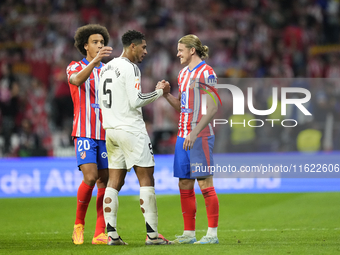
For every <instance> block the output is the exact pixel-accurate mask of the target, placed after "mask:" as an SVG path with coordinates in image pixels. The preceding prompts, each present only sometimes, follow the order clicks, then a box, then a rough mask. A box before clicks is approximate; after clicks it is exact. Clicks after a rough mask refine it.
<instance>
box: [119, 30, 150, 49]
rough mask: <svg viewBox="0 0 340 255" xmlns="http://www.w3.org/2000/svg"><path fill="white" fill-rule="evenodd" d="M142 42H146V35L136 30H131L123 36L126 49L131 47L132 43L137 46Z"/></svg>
mask: <svg viewBox="0 0 340 255" xmlns="http://www.w3.org/2000/svg"><path fill="white" fill-rule="evenodd" d="M142 40H145V36H144V34H142V33H141V32H138V31H136V30H129V31H127V32H126V33H125V34H123V36H122V43H123V46H124V48H125V47H129V46H130V44H131V43H134V44H136V45H138V44H141V43H142Z"/></svg>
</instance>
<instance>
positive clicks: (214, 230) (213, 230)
mask: <svg viewBox="0 0 340 255" xmlns="http://www.w3.org/2000/svg"><path fill="white" fill-rule="evenodd" d="M207 236H211V237H217V228H209V227H208V231H207Z"/></svg>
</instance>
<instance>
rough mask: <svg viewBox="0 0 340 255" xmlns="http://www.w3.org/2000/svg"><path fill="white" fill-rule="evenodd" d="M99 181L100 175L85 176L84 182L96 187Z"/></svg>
mask: <svg viewBox="0 0 340 255" xmlns="http://www.w3.org/2000/svg"><path fill="white" fill-rule="evenodd" d="M97 180H98V175H87V176H84V182H85V183H86V184H87V185H89V186H94V185H95V184H96V182H97Z"/></svg>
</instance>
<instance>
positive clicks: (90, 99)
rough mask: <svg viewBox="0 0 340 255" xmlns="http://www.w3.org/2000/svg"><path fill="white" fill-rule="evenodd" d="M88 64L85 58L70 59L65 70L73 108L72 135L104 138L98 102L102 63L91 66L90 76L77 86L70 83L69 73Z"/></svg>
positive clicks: (76, 71) (79, 69) (75, 71)
mask: <svg viewBox="0 0 340 255" xmlns="http://www.w3.org/2000/svg"><path fill="white" fill-rule="evenodd" d="M88 64H89V62H88V61H87V60H86V58H83V59H82V60H81V61H79V62H76V61H72V62H71V63H70V64H69V65H68V67H67V70H66V73H67V80H68V84H69V86H70V90H71V96H72V100H73V109H74V110H73V130H72V136H74V137H87V138H92V139H97V140H105V130H104V128H103V126H102V114H101V110H100V107H99V102H98V89H99V73H100V71H101V68H102V67H103V66H104V64H103V63H100V66H99V67H95V68H93V70H92V73H91V75H90V77H89V78H88V79H87V80H86V81H85V82H84V83H83V84H82V85H80V86H79V87H78V86H75V85H73V84H71V83H70V77H71V75H72V74H73V73H79V72H80V71H81V70H82V69H84V68H85V67H86V66H87V65H88Z"/></svg>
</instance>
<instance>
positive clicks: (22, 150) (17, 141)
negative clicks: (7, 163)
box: [11, 119, 47, 157]
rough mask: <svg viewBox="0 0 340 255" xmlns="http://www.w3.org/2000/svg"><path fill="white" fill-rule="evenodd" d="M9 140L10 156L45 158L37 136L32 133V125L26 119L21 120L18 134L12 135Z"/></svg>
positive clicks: (45, 153)
mask: <svg viewBox="0 0 340 255" xmlns="http://www.w3.org/2000/svg"><path fill="white" fill-rule="evenodd" d="M11 140H12V141H11V143H12V156H18V157H32V156H47V152H46V150H45V149H44V148H43V147H42V144H41V140H40V138H39V136H38V135H37V134H36V133H35V132H34V130H33V128H32V124H31V122H30V121H29V120H28V119H23V120H22V122H21V128H20V130H19V132H18V134H14V135H13V136H12V137H11Z"/></svg>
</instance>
